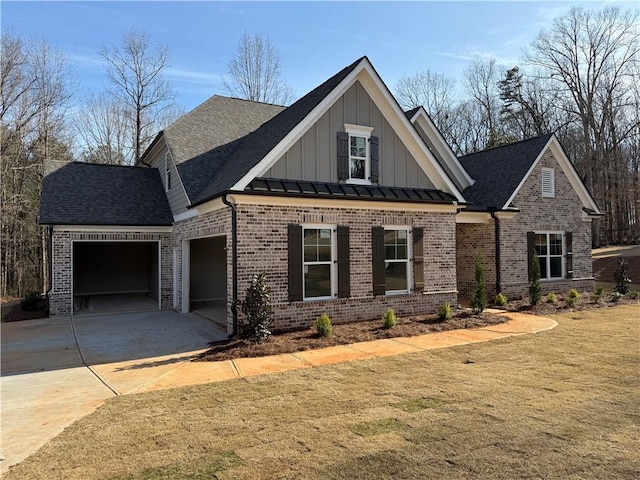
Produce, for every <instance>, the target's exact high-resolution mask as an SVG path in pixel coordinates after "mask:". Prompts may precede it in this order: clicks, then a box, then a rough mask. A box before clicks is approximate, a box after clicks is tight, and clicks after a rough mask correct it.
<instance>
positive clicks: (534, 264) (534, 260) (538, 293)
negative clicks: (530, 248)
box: [529, 252, 542, 307]
mask: <svg viewBox="0 0 640 480" xmlns="http://www.w3.org/2000/svg"><path fill="white" fill-rule="evenodd" d="M541 297H542V288H541V287H540V259H539V258H538V254H537V253H535V252H534V253H533V256H532V257H531V265H530V268H529V303H531V305H532V306H534V307H535V306H536V305H537V304H538V302H539V301H540V298H541Z"/></svg>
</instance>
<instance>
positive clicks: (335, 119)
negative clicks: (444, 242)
mask: <svg viewBox="0 0 640 480" xmlns="http://www.w3.org/2000/svg"><path fill="white" fill-rule="evenodd" d="M345 123H349V124H353V125H362V126H367V127H373V132H371V134H372V135H373V136H375V137H378V139H379V148H380V150H379V152H380V178H379V182H378V183H379V184H380V185H386V186H390V187H410V188H434V186H433V184H432V183H431V181H430V180H429V179H428V178H427V176H426V174H425V173H424V171H423V170H422V168H420V166H419V165H418V162H417V161H416V160H415V159H414V158H413V156H412V155H411V153H409V151H408V150H407V148H406V147H405V145H404V144H403V143H402V141H401V140H400V138H399V137H398V135H397V134H396V132H395V131H394V130H393V128H392V127H391V125H390V124H389V122H388V121H387V120H386V119H385V118H384V117H383V116H382V113H381V112H380V110H379V109H378V107H377V106H376V104H375V103H374V101H373V100H372V99H371V97H369V95H368V94H367V92H366V91H365V89H364V87H362V85H361V84H360V82H356V83H355V84H354V85H353V86H352V87H351V88H349V90H347V91H346V92H345V94H344V95H343V96H342V97H340V98H339V99H338V100H336V102H335V103H334V104H333V105H332V106H331V108H330V109H329V110H328V111H327V112H326V113H325V114H324V115H322V117H320V119H319V120H318V121H317V122H316V123H315V125H313V126H312V127H311V128H309V130H308V131H307V132H306V133H305V134H304V135H303V136H302V138H300V139H299V140H298V141H297V142H296V143H295V144H294V145H293V146H292V147H291V148H290V149H289V150H288V151H287V153H285V154H284V155H283V156H282V157H281V158H280V159H279V160H278V161H277V162H276V163H275V164H274V165H273V166H272V167H271V168H270V169H269V170H268V171H267V172H265V174H264V175H262V176H263V177H267V178H281V179H290V180H307V181H316V182H332V183H336V182H337V181H338V171H337V146H336V138H337V132H343V131H344V125H345Z"/></svg>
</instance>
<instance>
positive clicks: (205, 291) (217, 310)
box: [187, 235, 227, 326]
mask: <svg viewBox="0 0 640 480" xmlns="http://www.w3.org/2000/svg"><path fill="white" fill-rule="evenodd" d="M188 272H189V275H188V287H187V288H188V292H189V311H191V312H195V313H197V314H199V315H201V316H203V317H205V318H208V319H209V320H213V321H214V322H217V323H220V324H222V325H225V326H226V323H227V238H226V236H224V235H221V236H216V237H205V238H198V239H193V240H191V241H189V266H188Z"/></svg>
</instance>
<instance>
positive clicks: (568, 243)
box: [564, 232, 573, 278]
mask: <svg viewBox="0 0 640 480" xmlns="http://www.w3.org/2000/svg"><path fill="white" fill-rule="evenodd" d="M564 243H565V247H566V249H567V253H566V255H565V258H566V268H567V278H573V234H572V233H571V232H565V234H564Z"/></svg>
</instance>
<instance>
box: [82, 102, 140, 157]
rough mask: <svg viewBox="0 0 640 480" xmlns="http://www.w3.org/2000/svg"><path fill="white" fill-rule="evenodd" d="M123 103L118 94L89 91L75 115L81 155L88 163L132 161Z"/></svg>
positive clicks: (130, 142)
mask: <svg viewBox="0 0 640 480" xmlns="http://www.w3.org/2000/svg"><path fill="white" fill-rule="evenodd" d="M127 118H131V115H130V114H128V113H127V111H126V106H125V105H124V104H123V103H122V101H120V100H119V99H117V98H114V97H112V96H109V95H106V94H102V95H100V96H96V95H90V96H89V97H88V99H87V101H86V102H85V104H84V106H83V108H82V110H81V111H80V112H79V113H78V115H77V118H76V130H77V132H78V135H79V137H80V138H81V140H82V143H83V146H84V148H83V151H82V159H83V160H84V161H86V162H89V163H107V164H111V165H126V164H131V163H134V161H133V151H134V150H133V147H134V145H133V143H132V140H133V134H132V129H131V124H130V122H127Z"/></svg>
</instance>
